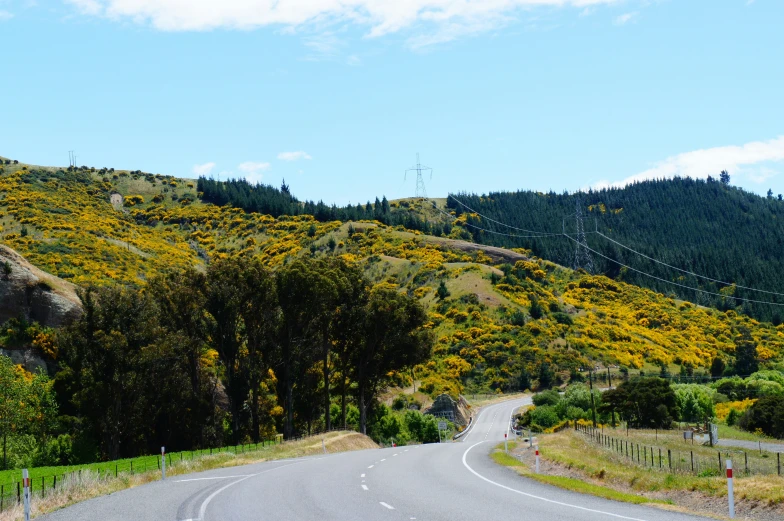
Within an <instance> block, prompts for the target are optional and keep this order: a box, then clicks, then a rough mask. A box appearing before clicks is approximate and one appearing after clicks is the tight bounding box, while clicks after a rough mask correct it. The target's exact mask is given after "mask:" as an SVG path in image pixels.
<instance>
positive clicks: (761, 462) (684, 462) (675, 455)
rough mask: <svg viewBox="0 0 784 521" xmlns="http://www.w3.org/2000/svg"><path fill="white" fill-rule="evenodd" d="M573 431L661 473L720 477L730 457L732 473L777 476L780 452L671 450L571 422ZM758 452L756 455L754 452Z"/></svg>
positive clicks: (617, 455)
mask: <svg viewBox="0 0 784 521" xmlns="http://www.w3.org/2000/svg"><path fill="white" fill-rule="evenodd" d="M575 430H576V431H577V432H579V433H580V434H582V435H583V436H584V437H585V438H586V439H587V440H588V441H590V442H592V443H594V444H596V445H598V446H600V447H602V448H603V449H605V450H607V451H609V452H611V453H612V457H613V458H615V459H616V460H620V461H623V462H624V463H628V462H631V463H633V464H636V465H639V466H641V467H644V468H648V469H654V470H660V471H663V472H670V473H678V474H690V475H695V476H722V475H723V474H724V472H725V471H726V470H727V464H726V461H727V459H728V457H729V459H732V460H733V461H734V464H733V466H734V467H735V472H736V473H737V474H739V475H745V476H754V475H757V476H765V475H767V476H769V475H779V476H781V471H782V468H781V452H769V451H763V450H760V451H753V452H748V451H743V450H726V449H725V450H723V451H722V450H716V453H715V455H713V456H709V455H707V454H706V453H707V452H708V451H709V450H710V449H702V450H697V451H695V450H689V451H686V450H677V449H676V450H673V449H672V448H667V447H659V446H655V445H649V444H645V443H638V442H637V441H635V440H633V439H632V440H630V439H622V438H616V437H613V436H609V435H606V434H604V433H603V432H602V431H601V430H599V429H594V428H593V427H590V426H586V425H580V424H576V425H575ZM757 452H759V454H757Z"/></svg>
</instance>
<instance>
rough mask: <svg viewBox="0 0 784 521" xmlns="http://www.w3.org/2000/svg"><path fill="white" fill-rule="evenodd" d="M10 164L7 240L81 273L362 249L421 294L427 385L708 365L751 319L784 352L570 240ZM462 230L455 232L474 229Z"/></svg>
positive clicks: (501, 385)
mask: <svg viewBox="0 0 784 521" xmlns="http://www.w3.org/2000/svg"><path fill="white" fill-rule="evenodd" d="M2 168H3V170H2V172H0V240H1V241H2V242H3V243H5V244H7V245H8V246H10V247H12V248H14V249H15V250H16V251H18V252H19V253H20V254H22V255H24V256H25V257H26V258H27V260H28V261H30V262H31V263H32V264H34V265H35V266H37V267H38V268H40V269H42V270H45V271H47V272H49V273H51V274H53V275H56V276H57V277H60V278H62V279H66V280H68V281H71V282H73V283H74V284H76V285H79V286H83V287H84V286H88V285H98V286H100V285H110V284H125V285H128V284H130V285H137V286H143V285H144V284H145V282H146V280H148V279H149V278H150V277H152V276H154V275H156V274H159V273H164V272H167V271H171V270H178V269H182V268H186V267H192V266H196V267H203V266H204V265H205V264H206V263H207V262H208V261H209V259H212V258H223V257H228V256H231V255H259V256H260V257H261V258H262V259H263V261H264V263H265V264H267V265H268V266H270V267H272V268H275V267H277V266H280V265H282V264H284V263H286V262H289V261H290V260H291V259H293V258H296V257H300V256H316V257H318V256H328V255H337V256H341V257H343V258H344V259H346V260H348V261H350V262H359V263H361V264H362V266H364V270H365V272H366V274H367V275H368V276H369V277H370V278H371V279H372V280H374V281H376V282H386V283H391V284H395V285H396V286H397V287H399V288H400V290H401V291H405V292H407V293H409V294H410V295H412V296H416V297H417V298H418V299H420V301H421V302H422V303H423V304H424V305H425V306H426V308H427V310H428V313H429V316H430V323H429V324H428V326H427V327H429V328H432V329H433V330H434V332H435V333H436V335H437V338H438V344H437V347H436V349H435V352H434V356H433V359H432V360H431V361H430V362H428V363H427V364H424V365H423V366H422V367H419V368H417V371H416V378H417V379H420V380H421V381H422V387H421V389H422V391H424V392H427V393H431V394H437V393H439V392H442V391H447V392H450V393H452V394H457V393H458V392H461V391H463V390H465V389H470V390H472V391H477V390H487V389H496V390H503V391H510V390H517V389H518V388H520V386H521V382H522V381H524V380H525V375H533V377H534V379H535V378H536V375H538V374H539V373H541V372H542V371H543V367H544V370H545V371H546V370H547V369H548V368H550V369H554V370H556V371H557V372H559V373H560V374H561V375H562V376H561V377H562V378H564V379H567V378H569V376H568V375H569V374H571V375H572V377H573V378H579V376H580V375H579V373H580V370H581V369H584V368H585V367H587V366H589V365H592V364H596V363H599V364H604V365H615V366H621V367H624V368H628V369H641V370H645V371H656V372H658V371H660V367H662V366H664V367H665V368H666V369H667V370H668V371H670V372H681V371H682V372H683V373H684V374H693V373H694V371H696V372H697V374H704V373H705V372H706V370H707V368H708V367H710V364H711V361H712V359H713V358H714V357H717V356H718V357H721V358H724V359H726V361H727V362H729V364H730V365H731V364H732V360H733V357H734V351H735V344H736V340H737V339H738V338H739V337H740V336H741V335H742V333H743V332H744V331H747V330H748V331H750V333H751V335H752V337H753V339H754V341H755V342H756V343H757V345H758V353H759V356H760V358H761V359H762V360H763V361H764V362H765V363H767V364H768V365H771V364H774V363H776V362H778V361H780V360H781V356H782V352H784V329H782V326H778V327H774V326H773V325H772V324H769V323H762V322H758V321H757V320H755V319H752V318H750V317H749V316H746V315H744V314H742V313H738V312H737V311H735V310H734V309H729V310H726V311H719V310H716V309H710V308H706V307H701V306H698V305H694V304H692V303H689V302H684V301H681V300H679V299H677V298H675V297H674V296H673V295H671V294H668V295H665V294H661V293H657V292H655V291H650V290H647V289H643V288H641V287H637V286H634V285H631V284H628V283H625V282H623V281H621V280H612V279H610V278H607V277H604V276H591V275H588V274H585V273H575V272H573V271H572V270H570V269H567V268H564V267H561V266H559V265H557V264H555V263H553V262H549V261H547V260H542V259H538V258H537V256H536V253H537V252H538V253H540V254H541V253H544V254H547V255H549V256H551V257H555V256H556V255H557V254H560V253H559V252H560V250H555V249H554V250H552V251H551V250H544V251H543V250H542V249H541V248H540V249H538V250H536V251H533V250H525V249H516V250H514V251H512V250H507V249H503V248H496V247H484V246H480V245H477V244H473V243H470V242H466V241H461V240H459V239H454V238H450V237H444V236H441V237H434V236H430V235H426V234H424V233H422V232H421V231H419V230H407V229H406V228H405V227H404V226H403V225H400V224H399V225H394V226H392V225H387V224H384V223H383V222H381V221H378V220H370V219H366V220H362V221H357V222H350V223H344V222H340V221H324V222H322V221H319V220H317V219H316V218H315V217H314V216H311V215H304V214H303V215H294V216H290V215H279V216H278V217H272V216H270V215H263V214H259V213H255V212H248V211H245V210H243V209H241V208H235V207H231V206H228V205H227V206H218V205H215V204H211V203H208V202H205V201H204V200H203V199H202V197H201V196H202V194H200V193H199V192H198V191H197V186H196V182H195V181H194V180H187V179H177V178H174V177H171V176H165V175H161V174H155V175H153V174H149V173H142V172H139V171H115V170H114V169H90V168H78V169H77V168H70V169H59V168H43V167H36V166H32V165H24V164H18V165H15V164H6V165H4V166H3V167H2ZM710 188H711V189H712V190H714V189H715V190H720V191H725V192H726V191H729V192H732V193H734V192H735V190H734V189H727V188H726V187H723V186H722V187H715V188H714V187H712V186H711V187H710ZM526 197H530V198H532V200H538V199H539V198H541V199H543V200H544V199H548V198H552V197H554V196H553V195H541V196H540V195H530V196H526ZM558 197H564V198H566V197H567V196H558ZM595 197H597V198H599V197H600V195H598V193H597V194H596V195H595ZM502 200H506V199H502ZM564 200H566V199H564ZM112 201H114V203H115V204H114V205H113V204H112ZM480 202H481V201H480ZM418 204H420V205H421V204H422V203H421V202H418V201H393V202H392V203H390V212H395V211H406V212H408V211H411V212H421V211H422V207H419V208H417V207H416V205H418ZM482 204H485V205H489V204H490V203H487V202H485V203H482ZM548 204H549V203H543V202H540V206H542V207H544V208H549V207H548ZM563 204H567V203H566V202H564V203H563ZM593 204H599V203H593ZM608 204H610V203H605V206H606V207H607V208H611V209H612V208H615V209H617V208H618V207H617V206H607V205H608ZM612 204H615V202H614V200H613V203H612ZM594 208H597V207H596V206H594ZM374 209H375V208H374V207H373V205H371V211H373V210H374ZM547 211H548V212H551V213H552V212H554V210H547ZM624 211H625V210H624ZM624 211H621V212H616V213H613V212H610V211H609V210H607V211H606V212H605V213H604V214H601V210H598V212H599V213H600V214H601V215H607V214H612V215H615V216H618V215H622V214H623V213H624ZM456 213H459V212H456ZM534 213H535V212H534ZM545 213H546V212H545ZM630 213H632V212H630ZM434 218H436V217H435V216H434ZM608 219H609V217H608ZM540 224H541V223H540ZM454 228H455V229H454V230H452V231H451V232H450V235H451V236H452V237H459V236H460V235H461V234H465V230H464V229H462V228H461V227H460V226H456V227H454ZM442 235H443V233H442ZM479 239H485V238H484V237H479ZM564 255H566V251H565V250H564ZM618 278H624V277H618ZM442 281H443V282H444V285H445V287H446V289H447V291H448V292H449V294H450V295H449V296H448V297H446V298H443V299H442V298H439V296H438V295H437V291H438V289H439V286H440V284H441V282H442Z"/></svg>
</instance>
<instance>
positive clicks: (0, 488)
mask: <svg viewBox="0 0 784 521" xmlns="http://www.w3.org/2000/svg"><path fill="white" fill-rule="evenodd" d="M4 502H5V485H0V512H2V511H3V503H4Z"/></svg>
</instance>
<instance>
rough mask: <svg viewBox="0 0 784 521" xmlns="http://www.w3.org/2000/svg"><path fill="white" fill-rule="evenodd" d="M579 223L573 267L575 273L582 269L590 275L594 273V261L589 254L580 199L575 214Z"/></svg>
mask: <svg viewBox="0 0 784 521" xmlns="http://www.w3.org/2000/svg"><path fill="white" fill-rule="evenodd" d="M575 219H576V221H577V247H576V249H575V252H574V265H573V266H572V267H573V268H574V270H575V271H577V270H579V269H580V268H582V269H584V270H585V271H587V272H588V273H593V271H594V268H593V259H592V258H591V254H590V253H588V243H587V242H586V240H585V224H584V223H583V207H582V205H581V204H580V198H579V197H577V212H576V213H575Z"/></svg>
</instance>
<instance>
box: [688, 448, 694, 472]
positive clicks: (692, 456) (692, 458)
mask: <svg viewBox="0 0 784 521" xmlns="http://www.w3.org/2000/svg"><path fill="white" fill-rule="evenodd" d="M689 452H690V454H691V471H692V472H694V451H693V450H692V451H689Z"/></svg>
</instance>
